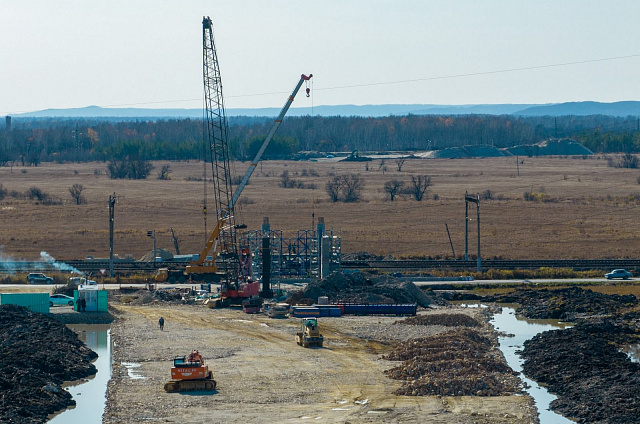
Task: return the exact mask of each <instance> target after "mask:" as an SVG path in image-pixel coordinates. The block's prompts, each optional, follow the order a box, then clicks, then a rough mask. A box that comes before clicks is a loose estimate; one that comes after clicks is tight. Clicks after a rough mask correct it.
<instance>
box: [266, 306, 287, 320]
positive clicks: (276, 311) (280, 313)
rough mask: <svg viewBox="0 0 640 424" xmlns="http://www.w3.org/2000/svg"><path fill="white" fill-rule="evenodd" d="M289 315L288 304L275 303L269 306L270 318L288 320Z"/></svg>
mask: <svg viewBox="0 0 640 424" xmlns="http://www.w3.org/2000/svg"><path fill="white" fill-rule="evenodd" d="M288 313H289V304H288V303H273V304H271V305H269V318H286V317H287V314H288Z"/></svg>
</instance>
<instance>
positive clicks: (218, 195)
mask: <svg viewBox="0 0 640 424" xmlns="http://www.w3.org/2000/svg"><path fill="white" fill-rule="evenodd" d="M202 45H203V80H204V93H205V95H204V97H205V114H206V127H207V139H208V141H209V157H208V158H207V160H206V161H209V162H210V163H211V170H212V174H213V192H214V198H215V206H216V225H215V228H214V229H213V231H212V233H211V235H210V236H209V238H208V239H207V242H206V243H205V246H204V248H203V249H202V251H201V252H200V255H198V257H197V258H196V259H195V260H193V261H191V262H190V263H189V265H187V267H186V269H184V271H183V272H182V273H181V270H176V269H171V268H166V269H161V270H158V275H157V277H156V281H159V280H160V281H169V282H171V281H172V280H174V281H177V282H180V281H181V279H182V278H183V277H184V279H185V280H187V279H189V280H195V281H204V282H220V283H221V285H222V287H221V291H220V294H221V298H222V300H223V302H224V301H228V302H229V303H241V302H242V300H243V299H248V298H251V297H252V296H256V295H258V292H259V282H257V281H253V282H252V281H250V280H249V277H248V276H243V275H241V272H240V268H241V258H240V256H239V249H238V243H237V235H236V230H237V229H239V228H242V226H239V225H236V223H235V216H234V206H235V204H236V202H237V200H238V198H239V197H240V194H241V193H242V190H243V189H244V187H245V186H246V185H247V183H248V181H249V178H250V177H251V174H252V173H253V171H254V170H255V168H256V167H257V165H258V162H259V161H260V158H261V157H262V154H263V153H264V151H265V150H266V148H267V146H268V145H269V142H270V141H271V139H272V138H273V135H274V134H275V132H276V130H277V129H278V127H279V126H280V123H281V122H282V119H283V118H284V116H285V114H286V113H287V110H289V107H290V106H291V103H292V102H293V100H294V98H295V96H296V94H297V93H298V90H300V87H302V85H303V84H304V83H305V82H307V83H308V81H309V80H310V79H311V77H312V76H313V75H309V76H306V75H302V76H301V77H300V80H299V82H298V84H297V85H296V87H295V89H294V90H293V92H292V93H291V95H290V96H289V98H288V99H287V102H286V103H285V105H284V107H283V108H282V110H281V111H280V114H279V115H278V116H277V117H276V119H275V122H274V123H273V125H272V127H271V129H270V131H269V133H268V134H267V137H266V139H265V140H264V142H263V143H262V146H261V147H260V149H259V150H258V153H257V154H256V156H255V158H254V160H253V161H252V162H251V164H250V166H249V169H248V170H247V172H246V174H245V175H244V177H243V179H242V181H241V182H240V184H239V185H238V187H237V189H236V191H235V193H233V192H232V188H231V173H230V166H229V161H230V153H229V142H228V125H227V117H226V113H225V109H224V101H223V97H222V81H221V78H220V68H219V64H218V57H217V53H216V48H215V43H214V37H213V27H212V22H211V19H210V18H209V17H204V18H203V20H202ZM306 91H307V96H309V88H308V87H307V89H306ZM206 161H205V162H206ZM206 210H207V206H206V201H205V205H204V213H205V223H206ZM205 226H206V224H205Z"/></svg>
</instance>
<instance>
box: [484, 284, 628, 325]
mask: <svg viewBox="0 0 640 424" xmlns="http://www.w3.org/2000/svg"><path fill="white" fill-rule="evenodd" d="M483 301H488V302H503V303H517V304H519V305H520V307H519V308H518V309H517V310H516V313H518V314H520V315H523V316H525V317H527V318H533V319H558V320H562V321H575V320H576V319H578V318H580V317H584V316H589V315H608V314H611V313H612V312H615V311H618V310H620V309H622V308H627V307H631V306H635V305H637V304H638V299H637V298H636V297H635V296H634V295H618V294H612V295H608V294H603V293H597V292H594V291H591V290H589V289H583V288H581V287H577V286H573V287H567V288H562V289H554V290H534V289H518V290H516V291H513V292H511V293H505V294H502V295H496V296H487V297H485V298H483Z"/></svg>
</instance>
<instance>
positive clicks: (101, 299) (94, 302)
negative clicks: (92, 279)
mask: <svg viewBox="0 0 640 424" xmlns="http://www.w3.org/2000/svg"><path fill="white" fill-rule="evenodd" d="M73 298H74V306H73V309H74V310H76V311H77V310H78V304H77V302H76V301H77V300H78V299H84V300H85V302H86V305H87V306H86V307H85V311H86V312H107V291H106V290H98V289H97V287H96V286H81V287H80V289H79V290H74V291H73Z"/></svg>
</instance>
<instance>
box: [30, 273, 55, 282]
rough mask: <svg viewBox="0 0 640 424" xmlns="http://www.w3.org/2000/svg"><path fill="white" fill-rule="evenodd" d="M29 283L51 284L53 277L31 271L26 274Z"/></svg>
mask: <svg viewBox="0 0 640 424" xmlns="http://www.w3.org/2000/svg"><path fill="white" fill-rule="evenodd" d="M27 281H28V282H29V284H53V277H47V276H46V275H44V274H43V273H41V272H32V273H31V274H29V275H27Z"/></svg>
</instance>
